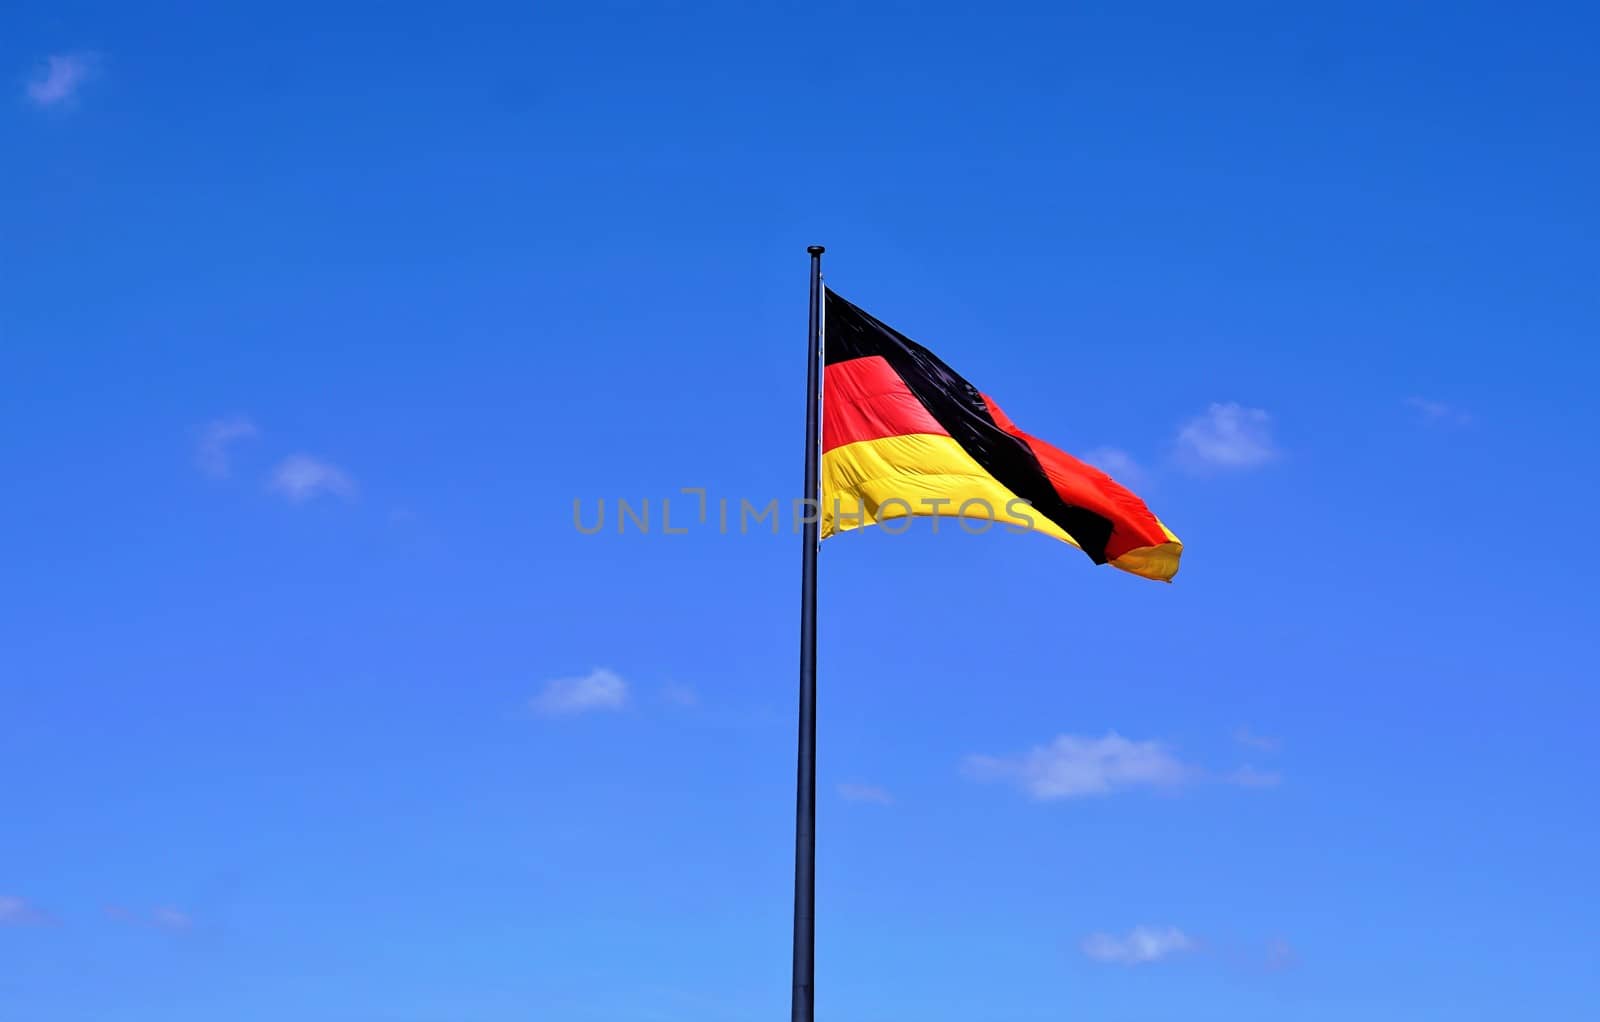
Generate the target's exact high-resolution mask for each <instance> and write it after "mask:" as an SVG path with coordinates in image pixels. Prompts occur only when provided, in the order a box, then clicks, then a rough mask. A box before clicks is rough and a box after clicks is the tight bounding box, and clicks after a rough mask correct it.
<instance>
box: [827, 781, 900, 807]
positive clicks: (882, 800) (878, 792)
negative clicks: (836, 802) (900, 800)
mask: <svg viewBox="0 0 1600 1022" xmlns="http://www.w3.org/2000/svg"><path fill="white" fill-rule="evenodd" d="M839 797H840V798H842V799H844V800H845V801H846V802H870V803H873V804H874V805H880V806H887V805H893V804H894V796H892V795H890V794H889V792H888V790H887V789H885V788H880V787H878V786H877V785H875V784H851V783H848V782H846V783H844V784H841V785H839Z"/></svg>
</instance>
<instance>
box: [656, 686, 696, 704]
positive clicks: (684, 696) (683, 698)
mask: <svg viewBox="0 0 1600 1022" xmlns="http://www.w3.org/2000/svg"><path fill="white" fill-rule="evenodd" d="M661 698H662V699H664V700H666V701H667V702H669V703H671V704H672V705H673V706H698V705H700V693H698V692H696V691H695V690H694V689H693V688H691V687H689V686H688V685H680V684H677V683H676V682H674V683H672V684H670V685H667V686H666V687H665V688H663V689H662V690H661Z"/></svg>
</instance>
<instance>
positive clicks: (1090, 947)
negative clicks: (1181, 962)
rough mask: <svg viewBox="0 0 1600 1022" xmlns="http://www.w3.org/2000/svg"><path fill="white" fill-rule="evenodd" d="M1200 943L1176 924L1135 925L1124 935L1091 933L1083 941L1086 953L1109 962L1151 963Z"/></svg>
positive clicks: (1098, 960)
mask: <svg viewBox="0 0 1600 1022" xmlns="http://www.w3.org/2000/svg"><path fill="white" fill-rule="evenodd" d="M1199 946H1200V944H1199V942H1198V941H1196V940H1195V939H1194V938H1193V937H1190V936H1189V935H1188V934H1186V933H1184V932H1183V931H1182V930H1180V929H1178V928H1177V927H1176V926H1135V927H1134V928H1133V929H1132V930H1130V931H1128V933H1127V935H1126V936H1122V937H1118V936H1115V935H1113V934H1110V933H1091V934H1090V935H1089V936H1087V937H1085V938H1083V943H1082V944H1080V945H1079V947H1080V948H1081V949H1082V951H1083V953H1084V954H1085V955H1086V956H1088V957H1089V958H1092V959H1093V960H1095V961H1097V962H1101V963H1103V964H1106V965H1148V964H1150V963H1151V962H1159V961H1161V960H1162V959H1163V958H1167V957H1169V956H1171V955H1175V954H1182V953H1184V952H1186V951H1193V950H1195V949H1196V948H1198V947H1199Z"/></svg>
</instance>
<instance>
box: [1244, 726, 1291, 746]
mask: <svg viewBox="0 0 1600 1022" xmlns="http://www.w3.org/2000/svg"><path fill="white" fill-rule="evenodd" d="M1233 740H1234V741H1236V742H1238V743H1239V744H1240V745H1242V746H1244V747H1245V748H1247V749H1255V750H1256V751H1257V752H1277V751H1278V750H1279V749H1281V748H1283V739H1281V738H1273V737H1271V736H1269V735H1258V734H1256V733H1255V732H1254V731H1251V730H1250V729H1249V728H1247V727H1245V726H1243V725H1240V726H1239V727H1236V728H1234V729H1233Z"/></svg>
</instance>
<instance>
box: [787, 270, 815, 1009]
mask: <svg viewBox="0 0 1600 1022" xmlns="http://www.w3.org/2000/svg"><path fill="white" fill-rule="evenodd" d="M806 251H807V252H809V253H811V316H810V325H809V327H808V328H807V332H806V348H807V351H806V481H805V487H806V490H805V499H806V500H807V501H810V503H809V504H805V505H802V506H803V507H805V508H806V509H807V513H806V514H804V515H803V516H802V518H801V521H802V523H803V525H802V528H801V531H802V533H803V541H804V547H805V549H804V553H803V555H802V559H801V562H800V744H799V755H798V757H797V769H796V771H795V774H796V777H795V804H794V991H793V995H792V997H791V999H790V1001H789V1019H790V1022H813V1020H814V1019H815V1014H814V1012H815V1005H814V1003H813V996H814V994H815V987H814V986H813V980H814V978H815V964H816V962H815V954H816V936H817V917H816V896H817V861H816V856H817V546H818V544H819V543H820V542H821V536H820V531H819V529H820V526H819V520H820V518H821V517H822V493H821V461H822V433H821V428H820V416H821V413H822V392H821V384H822V377H821V374H822V252H823V248H822V246H821V245H812V246H810V247H809V248H807V249H806Z"/></svg>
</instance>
